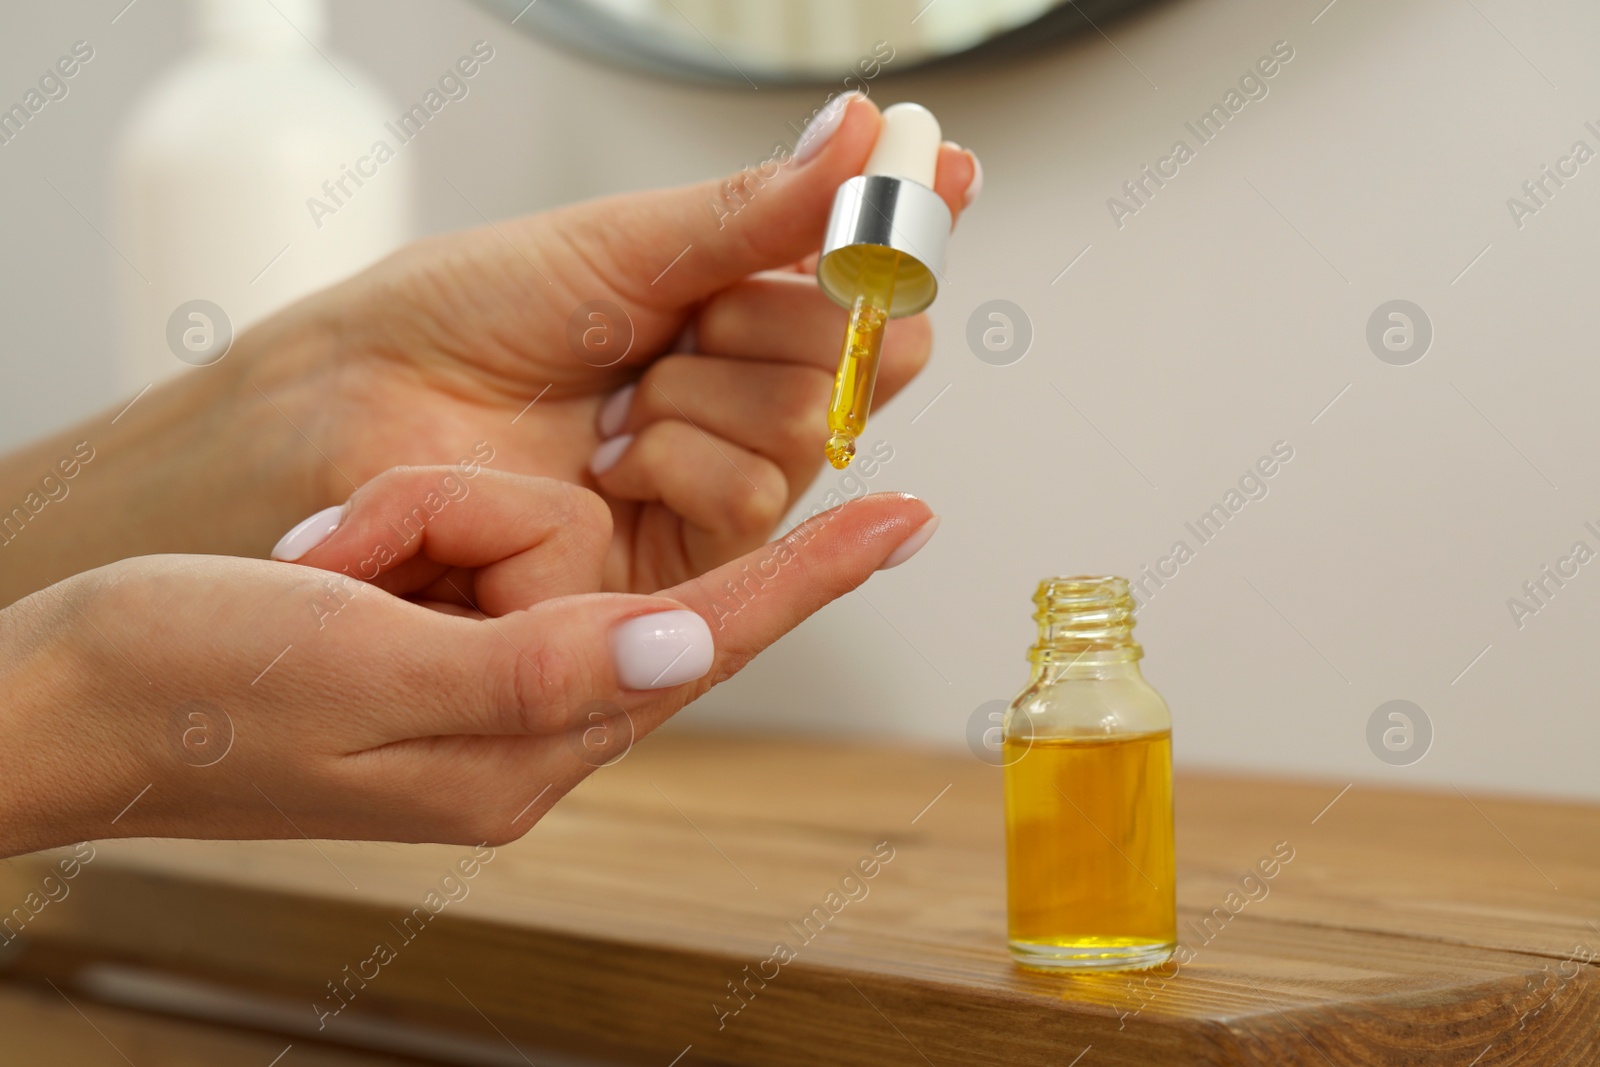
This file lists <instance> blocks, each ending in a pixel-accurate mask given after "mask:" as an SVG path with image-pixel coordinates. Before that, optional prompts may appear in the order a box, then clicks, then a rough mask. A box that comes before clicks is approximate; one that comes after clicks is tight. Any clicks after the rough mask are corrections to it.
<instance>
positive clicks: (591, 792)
mask: <svg viewBox="0 0 1600 1067" xmlns="http://www.w3.org/2000/svg"><path fill="white" fill-rule="evenodd" d="M1344 786H1345V783H1343V782H1322V783H1305V782H1283V781H1267V780H1254V779H1244V778H1225V777H1215V776H1201V775H1188V776H1184V777H1181V778H1180V780H1179V783H1178V790H1177V797H1178V861H1179V876H1180V881H1179V888H1178V898H1179V910H1180V924H1181V926H1182V931H1183V932H1182V940H1183V942H1184V944H1185V945H1186V946H1188V948H1189V949H1190V950H1192V951H1193V953H1194V955H1193V958H1192V959H1191V961H1190V962H1189V963H1188V964H1187V965H1185V966H1182V967H1180V968H1177V969H1176V973H1172V972H1171V971H1170V970H1169V971H1168V972H1156V973H1154V974H1145V975H1130V974H1115V975H1112V974H1107V975H1095V976H1083V977H1072V978H1061V979H1053V978H1049V977H1042V976H1037V975H1033V974H1030V973H1027V972H1024V971H1021V970H1018V969H1016V968H1015V967H1013V966H1012V964H1011V963H1010V962H1009V960H1008V958H1007V956H1006V953H1005V945H1004V940H1003V939H1004V897H1003V865H1002V843H1001V838H1000V825H1001V824H1000V772H999V771H998V770H996V769H994V768H991V767H987V766H985V765H983V764H981V763H980V762H978V761H977V760H975V759H972V758H970V757H968V756H965V755H960V756H951V755H945V754H940V755H934V754H929V753H926V752H919V751H910V750H906V749H894V748H867V747H844V746H839V745H825V744H817V743H809V742H795V741H755V740H734V739H713V738H703V737H701V738H697V737H693V736H689V735H678V736H662V737H658V738H653V739H651V740H648V741H646V742H644V743H641V744H640V745H639V746H637V748H636V749H635V750H634V751H633V752H631V753H629V754H628V756H627V757H626V758H625V759H624V760H622V761H621V762H620V763H617V764H615V765H613V766H610V767H605V768H602V769H601V770H599V771H598V772H597V773H596V774H595V775H594V776H593V777H592V778H591V779H590V780H589V781H588V782H586V783H585V784H584V785H583V786H582V787H580V788H579V789H578V790H576V791H575V792H574V793H573V794H572V795H571V796H570V797H569V798H568V799H567V800H566V801H564V802H563V803H562V804H560V805H559V806H558V807H557V808H556V809H555V810H554V811H553V812H552V813H551V814H550V815H549V816H547V817H546V818H545V820H544V821H543V822H542V823H541V824H540V825H539V826H538V827H537V828H536V829H534V830H533V832H531V833H530V834H529V835H528V836H527V837H526V838H524V839H523V840H521V841H519V842H517V843H516V844H514V845H510V846H506V847H503V848H501V849H499V850H497V851H496V853H495V854H494V856H493V858H492V859H490V860H489V861H488V862H486V863H483V864H482V865H481V866H479V867H478V868H477V869H476V870H475V872H474V876H473V877H472V878H470V879H467V878H463V877H461V876H460V875H459V874H457V876H456V878H457V879H458V880H457V881H454V882H451V881H446V880H445V875H446V874H447V873H448V872H450V871H451V870H452V869H454V868H455V866H456V865H457V864H458V862H459V861H461V860H462V859H463V858H464V857H470V856H471V854H472V850H471V849H467V848H458V847H448V846H395V845H373V844H344V843H331V842H317V843H315V844H313V843H311V842H307V841H286V842H274V843H258V844H233V843H205V842H109V843H104V844H100V845H98V846H96V847H97V850H98V851H97V854H96V857H95V858H94V860H93V861H91V862H90V863H89V864H87V865H86V866H85V867H84V868H83V870H82V872H81V873H80V874H79V876H78V877H77V878H76V879H75V880H74V881H73V883H72V891H71V894H70V895H69V896H68V897H67V898H66V899H64V900H62V901H60V902H59V903H53V904H50V905H49V906H47V907H46V908H44V910H43V911H41V912H40V914H39V915H38V917H37V918H36V919H34V920H33V921H32V923H31V924H30V926H29V928H28V931H27V938H26V940H27V948H26V950H25V951H21V952H19V951H17V948H16V946H13V948H12V949H11V950H10V951H9V953H6V954H3V955H0V960H3V961H5V962H6V963H7V964H8V968H7V973H8V984H6V985H3V986H0V988H4V989H6V990H7V992H6V993H5V997H4V998H0V1019H4V1020H11V1019H15V1018H20V1017H23V1016H28V1017H30V1018H32V1019H33V1020H34V1029H35V1030H40V1029H41V1028H46V1029H48V1028H55V1029H58V1030H59V1031H60V1032H61V1033H63V1034H65V1035H67V1036H66V1037H63V1040H70V1041H73V1042H79V1043H81V1042H83V1041H84V1040H85V1039H86V1038H87V1037H90V1036H92V1035H90V1033H89V1025H88V1024H89V1023H90V1022H93V1023H94V1024H95V1025H97V1026H100V1027H101V1028H102V1029H104V1026H105V1025H106V1024H105V1020H107V1019H112V1018H114V1019H115V1020H116V1022H117V1025H123V1024H126V1025H128V1026H133V1025H135V1023H136V1022H137V1020H138V1018H143V1019H144V1020H145V1021H146V1022H147V1023H148V1024H149V1025H151V1026H155V1027H158V1028H160V1027H166V1028H167V1029H168V1030H172V1029H173V1028H176V1027H181V1026H195V1025H198V1024H195V1023H187V1022H186V1023H182V1024H179V1023H178V1022H176V1021H175V1020H174V1019H172V1018H171V1016H172V1015H173V1014H175V1013H179V1012H181V1013H184V1014H197V1013H198V1014H208V1015H209V1016H210V1019H211V1022H210V1023H209V1024H207V1025H209V1026H211V1027H213V1028H216V1027H219V1026H221V1025H222V1024H226V1025H227V1027H231V1028H233V1029H234V1030H236V1031H238V1032H239V1033H241V1034H248V1035H249V1036H250V1037H251V1039H252V1040H256V1041H257V1045H256V1046H252V1047H255V1048H257V1049H259V1050H260V1051H271V1050H272V1049H276V1048H281V1047H283V1045H285V1044H288V1043H291V1042H292V1043H294V1045H295V1050H294V1051H293V1052H291V1053H289V1054H288V1055H287V1056H286V1057H285V1059H284V1060H283V1062H282V1064H281V1065H280V1067H295V1065H296V1064H297V1063H312V1062H319V1063H320V1062H326V1063H347V1062H348V1063H352V1064H354V1063H368V1062H377V1061H375V1060H369V1059H367V1058H364V1057H363V1058H349V1059H345V1058H329V1059H325V1060H314V1059H313V1058H312V1056H313V1054H316V1055H326V1056H329V1057H335V1056H336V1050H335V1049H334V1048H333V1047H332V1046H322V1045H319V1044H318V1043H317V1041H316V1040H315V1039H316V1038H319V1037H328V1036H333V1037H335V1038H338V1039H340V1040H344V1041H347V1042H353V1043H356V1044H365V1045H369V1046H370V1045H371V1044H372V1042H373V1040H374V1035H378V1036H377V1038H376V1039H377V1040H380V1042H381V1041H382V1040H387V1041H389V1042H390V1043H391V1045H392V1046H393V1047H405V1048H410V1049H412V1050H413V1051H419V1052H420V1053H422V1054H423V1062H443V1061H447V1060H454V1061H456V1062H463V1063H490V1062H506V1063H522V1062H534V1063H539V1064H541V1065H544V1064H548V1063H572V1062H583V1063H606V1062H618V1063H638V1064H654V1065H658V1067H669V1065H672V1064H676V1065H678V1067H691V1065H695V1064H823V1063H826V1064H863V1065H867V1064H871V1065H879V1064H934V1065H938V1067H945V1065H954V1064H1008V1065H1013V1064H1060V1065H1063V1067H1065V1065H1067V1064H1071V1063H1078V1064H1080V1067H1100V1065H1106V1064H1128V1065H1134V1064H1137V1065H1147V1064H1185V1065H1188V1064H1273V1065H1278V1064H1318V1065H1320V1064H1334V1065H1339V1067H1344V1065H1347V1064H1348V1065H1368V1064H1443V1065H1456V1067H1468V1065H1469V1064H1470V1065H1472V1067H1493V1065H1498V1064H1511V1063H1516V1064H1519V1065H1535V1064H1572V1065H1577V1064H1596V1063H1600V976H1597V968H1596V966H1595V964H1593V963H1591V962H1588V961H1589V960H1590V959H1594V958H1597V957H1600V925H1597V923H1600V808H1596V807H1593V806H1585V805H1579V804H1553V803H1542V802H1533V801H1527V800H1511V799H1504V798H1490V797H1485V796H1473V797H1469V796H1467V795H1464V794H1462V793H1459V792H1453V791H1452V792H1442V793H1426V792H1400V791H1395V790H1390V789H1380V788H1377V787H1373V786H1368V785H1365V784H1356V785H1354V786H1351V787H1350V788H1349V789H1348V790H1346V789H1344ZM531 793H532V791H530V796H529V797H528V798H527V799H530V800H531V799H532V795H531ZM513 810H514V809H513ZM881 842H886V843H887V844H880V843H881ZM1280 843H1285V844H1280ZM875 849H876V858H877V859H878V861H879V862H878V863H877V865H876V867H875V868H873V875H874V876H873V877H872V878H870V879H864V878H862V877H861V876H860V874H859V866H858V865H859V864H860V862H861V861H862V860H863V859H867V860H868V861H869V862H868V864H867V865H868V867H873V864H872V863H871V862H870V861H871V860H872V859H874V858H875V857H874V850H875ZM1275 849H1277V851H1278V852H1279V854H1280V855H1282V854H1283V853H1284V851H1285V850H1286V849H1292V851H1293V858H1292V859H1291V860H1289V861H1288V862H1287V863H1285V864H1283V865H1282V867H1281V869H1279V870H1278V871H1277V873H1276V876H1275V877H1274V878H1272V879H1270V880H1266V879H1260V878H1259V877H1257V878H1256V879H1252V880H1246V875H1247V874H1249V873H1250V872H1251V870H1252V869H1253V868H1255V867H1256V865H1257V864H1258V861H1260V860H1261V859H1262V858H1263V857H1267V856H1270V855H1271V854H1273V852H1274V850H1275ZM891 850H892V858H888V859H887V860H886V861H884V859H883V857H888V856H889V855H890V851H891ZM42 862H43V860H42V859H41V858H36V857H30V858H29V859H28V860H25V861H19V862H18V863H17V864H13V865H12V866H11V867H10V868H8V869H7V872H6V875H5V878H4V880H0V891H3V892H4V893H5V894H6V896H5V897H0V902H3V901H7V900H11V899H13V898H15V897H16V895H17V893H18V891H19V889H21V890H22V891H25V890H26V888H27V886H28V884H29V882H30V880H31V879H36V878H37V877H38V875H39V869H38V866H37V865H38V864H40V863H42ZM469 866H470V864H469ZM852 873H855V874H856V879H855V880H854V881H850V882H846V881H844V880H845V878H846V876H847V875H850V874H852ZM841 884H843V887H844V888H843V889H841ZM441 886H442V887H443V889H441ZM444 889H448V890H450V891H451V892H453V893H454V894H455V895H456V896H458V897H460V899H458V900H453V901H450V902H448V903H444V904H442V905H441V906H440V907H439V910H438V913H437V915H434V914H432V912H430V911H429V910H428V909H429V907H430V905H431V904H437V903H438V902H439V901H442V900H446V899H447V897H446V896H445V895H444V892H443V890H444ZM844 890H849V891H850V894H851V895H846V893H845V891H844ZM463 891H464V895H463ZM430 892H435V893H440V896H438V897H436V898H430V897H429V893H430ZM830 892H834V893H837V894H838V896H836V897H833V898H830V897H829V896H828V894H829V893H830ZM1230 894H1231V895H1230ZM419 908H420V909H422V914H426V915H427V916H428V917H427V918H426V920H424V919H422V918H419V917H418V915H419V913H418V912H415V911H414V910H413V909H419ZM830 908H832V909H833V910H836V911H837V914H834V913H833V910H830ZM813 909H821V910H820V915H821V918H818V917H816V916H817V915H818V914H819V913H818V912H817V911H814V910H813ZM1219 909H1220V910H1219ZM1234 912H1237V914H1234ZM808 914H809V915H812V916H813V919H812V922H811V926H810V927H799V924H800V923H801V920H802V919H803V917H805V916H807V915H808ZM408 915H410V916H412V920H411V925H410V926H406V925H405V924H404V922H403V920H404V918H405V917H406V916H408ZM1208 916H1209V917H1210V922H1209V925H1202V923H1203V920H1205V919H1206V918H1207V917H1208ZM797 927H799V928H798V929H797ZM805 935H809V936H810V940H809V941H806V940H804V939H803V938H804V936H805ZM778 942H784V943H786V944H787V945H788V946H789V948H790V949H792V950H793V958H792V959H789V960H787V962H783V961H782V960H781V958H780V957H777V956H775V954H774V948H775V945H776V944H777V943H778ZM380 943H385V944H387V945H388V946H389V947H390V953H391V956H392V958H390V959H389V960H387V961H386V962H385V961H383V960H381V959H380V958H377V957H374V948H375V946H377V945H378V944H380ZM19 944H20V942H19ZM368 961H371V962H368ZM347 966H349V967H351V968H352V970H351V971H346V970H345V968H346V967H347ZM357 970H359V971H362V972H365V973H367V974H375V975H376V976H375V977H373V978H371V980H366V981H365V984H364V986H363V985H360V984H358V983H359V982H360V981H363V980H361V979H356V980H351V979H350V977H349V976H350V975H351V974H352V973H355V972H356V971H357ZM763 975H764V976H765V978H764V979H763V977H761V976H763ZM152 976H154V982H153V985H154V987H155V988H156V992H154V993H152V992H150V990H149V989H148V988H146V986H147V985H150V984H151V978H152ZM752 976H755V977H752ZM173 977H177V978H179V979H182V980H183V981H187V982H194V981H199V982H200V983H203V984H202V985H200V986H196V987H194V989H195V990H198V991H199V992H197V993H196V994H195V996H193V997H191V996H188V995H173V994H172V992H171V990H170V989H169V990H168V991H167V992H166V993H162V992H161V987H162V983H163V982H170V979H171V978H173ZM341 980H342V981H343V982H344V983H345V985H344V988H345V989H346V990H350V991H353V992H352V993H351V995H350V997H349V1000H348V1006H347V1007H344V1008H343V1009H342V1010H341V1011H340V1013H339V1014H338V1015H337V1016H329V1017H328V1018H327V1027H326V1029H325V1030H322V1031H318V1030H316V1028H315V1024H316V1022H317V1018H318V1011H319V1009H317V1008H314V1007H313V1005H314V1004H321V1005H322V1010H327V1009H328V1008H330V1007H332V1006H337V1005H338V1004H340V1003H341V1001H339V1000H335V999H333V994H332V993H331V992H330V988H331V987H330V986H329V984H328V983H330V982H333V983H338V982H340V981H341ZM46 982H53V983H54V984H55V986H56V989H55V990H53V991H52V990H51V988H50V986H49V985H47V984H45V983H46ZM142 983H143V984H142ZM730 983H731V984H730ZM733 985H738V986H739V987H740V990H741V996H740V997H737V998H736V997H735V996H734V995H733V994H732V993H731V992H730V990H731V989H732V986H733ZM177 988H178V989H179V993H180V994H182V993H183V989H184V988H185V987H182V986H180V987H177ZM141 990H143V991H142V992H141ZM29 997H33V998H35V999H34V1000H33V1001H29V1000H27V998H29ZM5 998H10V999H9V1000H7V999H5ZM19 998H21V999H20V1000H19ZM41 998H42V999H41ZM28 1003H37V1004H42V1005H47V1006H48V1008H49V1009H50V1010H49V1011H44V1010H41V1011H38V1012H29V1011H27V1010H24V1009H23V1008H18V1007H17V1005H18V1004H23V1005H25V1004H28ZM196 1003H200V1004H202V1005H204V1004H209V1005H210V1006H209V1007H203V1008H201V1009H196V1008H194V1004H196ZM219 1003H220V1004H221V1007H218V1004H219ZM6 1005H10V1008H9V1009H8V1008H7V1007H6ZM69 1008H70V1009H71V1010H68V1009H69ZM735 1009H737V1011H736V1013H735ZM8 1010H9V1012H10V1014H7V1011H8ZM119 1013H120V1014H119ZM79 1015H82V1016H83V1017H84V1018H83V1019H81V1020H80V1019H79ZM374 1021H376V1022H377V1023H379V1025H377V1026H374V1025H373V1023H374ZM74 1027H76V1028H77V1029H76V1030H74ZM5 1029H6V1030H7V1031H9V1030H11V1026H9V1025H6V1026H5ZM164 1032H165V1031H164ZM208 1033H210V1031H208ZM441 1035H443V1037H441ZM215 1037H216V1035H215V1034H214V1033H212V1034H211V1038H212V1039H215ZM430 1037H432V1038H441V1039H440V1040H439V1041H436V1042H435V1043H433V1044H428V1043H427V1042H428V1041H429V1040H430ZM457 1039H459V1043H458V1044H455V1045H452V1044H451V1042H452V1041H456V1040H457ZM8 1040H9V1039H8ZM106 1040H107V1043H110V1042H111V1039H110V1037H109V1036H107V1037H106ZM172 1040H174V1041H176V1040H177V1038H175V1037H174V1038H172ZM91 1043H92V1042H91ZM63 1047H65V1046H63ZM74 1047H75V1046H74ZM451 1049H454V1051H451ZM1085 1050H1087V1051H1085ZM105 1051H106V1050H105V1049H101V1052H102V1053H104V1052H105ZM5 1054H6V1049H5V1048H3V1047H0V1061H5ZM119 1055H120V1054H119ZM337 1055H338V1056H344V1055H345V1054H343V1053H338V1054H337ZM1080 1055H1081V1057H1082V1058H1081V1059H1075V1057H1079V1056H1080ZM84 1056H85V1057H88V1056H89V1054H88V1053H84ZM302 1056H304V1057H305V1058H304V1059H300V1058H299V1057H302ZM428 1057H432V1058H431V1059H430V1058H428ZM563 1057H566V1058H563ZM573 1057H577V1058H576V1059H574V1058H573ZM129 1058H130V1059H132V1062H134V1063H135V1064H137V1065H138V1067H145V1062H159V1063H165V1062H173V1063H179V1062H189V1061H188V1060H183V1059H181V1058H179V1057H178V1056H176V1055H174V1056H172V1057H170V1058H167V1059H162V1058H159V1057H157V1058H154V1059H152V1060H149V1061H140V1060H139V1059H137V1058H132V1057H129ZM41 1059H42V1058H41ZM62 1059H63V1060H65V1059H66V1058H65V1057H62ZM221 1059H222V1057H220V1056H219V1057H216V1058H214V1059H213V1062H220V1060H221ZM227 1059H228V1060H229V1061H230V1062H240V1063H245V1062H250V1063H254V1062H256V1060H257V1059H259V1060H260V1067H267V1060H266V1057H264V1056H259V1055H258V1054H257V1053H252V1054H251V1055H249V1056H248V1057H246V1056H229V1057H227ZM5 1062H10V1061H5ZM28 1062H34V1060H32V1059H29V1060H28ZM70 1062H74V1063H98V1062H100V1061H98V1060H95V1059H93V1058H80V1059H70ZM105 1062H106V1063H119V1064H120V1063H123V1062H125V1061H124V1059H122V1058H115V1057H108V1058H106V1059H105ZM195 1062H205V1061H204V1060H196V1061H195ZM413 1062H416V1061H413Z"/></svg>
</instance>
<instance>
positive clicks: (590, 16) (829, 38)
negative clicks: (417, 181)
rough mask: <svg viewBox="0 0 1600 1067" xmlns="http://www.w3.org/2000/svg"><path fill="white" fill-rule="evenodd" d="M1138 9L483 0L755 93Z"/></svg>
mask: <svg viewBox="0 0 1600 1067" xmlns="http://www.w3.org/2000/svg"><path fill="white" fill-rule="evenodd" d="M1144 2H1146V0H532V2H530V0H479V3H481V4H483V6H485V7H487V8H490V9H491V10H493V11H494V12H496V13H497V14H499V15H500V16H502V17H503V18H505V19H507V20H508V21H509V22H510V23H511V24H512V25H513V26H516V27H517V28H518V29H522V30H526V31H527V32H529V33H534V34H537V35H539V36H542V37H546V38H549V39H551V40H554V41H557V42H559V43H561V44H564V45H568V46H571V47H573V48H575V49H577V50H579V51H582V52H585V53H587V54H589V55H591V56H593V57H595V58H597V59H601V60H605V61H608V62H612V63H619V64H622V65H624V66H627V67H631V68H634V69H637V70H644V71H650V72H653V73H657V74H667V75H671V76H675V77H680V78H691V79H696V80H701V81H715V82H727V83H730V84H734V85H745V84H748V85H751V86H761V85H805V84H812V83H821V82H836V81H838V80H839V78H840V76H841V75H848V74H849V73H850V72H851V71H853V70H857V69H860V65H861V64H863V63H866V64H869V65H870V64H872V63H874V62H876V63H878V64H880V65H887V64H889V63H890V62H892V68H891V69H893V70H894V71H896V72H898V71H901V70H906V69H909V68H911V67H916V66H921V65H923V64H925V63H930V62H933V61H935V60H940V59H946V58H949V57H952V56H958V55H963V54H966V53H971V52H974V51H977V50H980V49H981V50H983V51H984V52H986V53H988V52H1000V51H1014V50H1016V49H1020V48H1030V47H1037V46H1039V45H1042V44H1045V43H1048V42H1050V41H1053V40H1056V39H1058V38H1060V37H1063V36H1065V35H1067V34H1070V33H1074V32H1076V31H1078V30H1082V29H1088V28H1089V27H1090V26H1091V25H1096V24H1098V23H1099V22H1100V21H1101V20H1102V19H1109V18H1111V17H1112V16H1114V15H1116V14H1118V13H1119V12H1121V11H1124V10H1126V9H1129V8H1133V7H1137V6H1140V5H1141V4H1142V3H1144ZM873 73H876V71H873ZM867 76H869V77H870V76H872V75H871V74H869V75H867Z"/></svg>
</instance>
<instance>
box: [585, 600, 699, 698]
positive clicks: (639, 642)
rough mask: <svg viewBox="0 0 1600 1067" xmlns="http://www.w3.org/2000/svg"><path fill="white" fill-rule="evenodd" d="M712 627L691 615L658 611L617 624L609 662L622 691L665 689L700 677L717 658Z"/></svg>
mask: <svg viewBox="0 0 1600 1067" xmlns="http://www.w3.org/2000/svg"><path fill="white" fill-rule="evenodd" d="M716 651H717V650H716V645H715V643H714V642H713V641H712V640H711V627H709V626H707V625H706V620H705V619H703V618H701V617H700V616H699V615H698V614H696V613H695V612H692V611H658V612H655V613H654V614H651V615H637V616H635V617H633V618H631V619H628V620H626V621H624V622H621V623H618V624H617V626H616V628H615V629H613V630H612V631H611V658H612V660H613V662H614V663H615V664H616V669H617V681H618V682H619V683H620V684H621V685H622V687H623V688H624V689H665V688H667V687H668V686H673V685H682V684H683V683H684V682H692V681H694V680H695V679H696V678H700V677H703V676H704V675H705V673H706V672H707V671H709V670H710V669H711V662H712V660H713V659H715V657H716Z"/></svg>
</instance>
